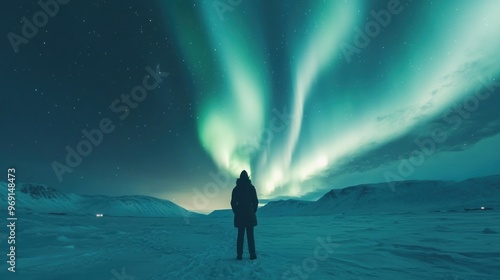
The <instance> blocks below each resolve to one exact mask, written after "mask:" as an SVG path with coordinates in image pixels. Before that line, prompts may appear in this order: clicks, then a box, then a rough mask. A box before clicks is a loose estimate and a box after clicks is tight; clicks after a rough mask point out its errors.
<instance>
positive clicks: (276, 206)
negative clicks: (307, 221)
mask: <svg viewBox="0 0 500 280" xmlns="http://www.w3.org/2000/svg"><path fill="white" fill-rule="evenodd" d="M313 203H314V202H312V201H305V200H295V199H287V200H278V201H271V202H269V203H267V204H266V205H265V206H263V207H261V208H260V209H259V215H264V216H297V215H307V209H308V207H310V206H311V204H313Z"/></svg>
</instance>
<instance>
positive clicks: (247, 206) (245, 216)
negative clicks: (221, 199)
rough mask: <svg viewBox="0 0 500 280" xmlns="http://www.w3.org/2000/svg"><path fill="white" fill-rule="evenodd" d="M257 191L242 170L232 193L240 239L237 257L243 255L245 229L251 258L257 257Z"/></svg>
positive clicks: (237, 246) (235, 220) (235, 222)
mask: <svg viewBox="0 0 500 280" xmlns="http://www.w3.org/2000/svg"><path fill="white" fill-rule="evenodd" d="M258 203H259V201H258V199H257V192H256V191H255V187H254V186H253V185H252V181H250V178H249V177H248V173H247V172H246V171H245V170H243V171H241V174H240V178H238V179H237V180H236V187H234V189H233V193H232V195H231V208H232V209H233V213H234V227H236V228H238V239H237V241H236V254H237V257H236V259H238V260H241V259H242V255H243V237H244V236H245V230H246V232H247V239H248V251H249V253H250V259H251V260H255V259H257V255H256V254H255V240H254V235H253V227H254V226H256V225H257V215H256V213H257V205H258Z"/></svg>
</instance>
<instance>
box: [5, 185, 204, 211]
mask: <svg viewBox="0 0 500 280" xmlns="http://www.w3.org/2000/svg"><path fill="white" fill-rule="evenodd" d="M0 194H2V195H1V198H0V201H2V203H4V202H5V203H6V199H7V184H6V183H5V182H0ZM16 209H17V210H21V211H33V212H41V213H58V214H79V215H86V214H89V215H96V214H98V213H99V214H104V215H109V216H136V217H192V216H195V215H198V214H195V213H192V212H190V211H188V210H186V209H184V208H182V207H180V206H179V205H177V204H175V203H173V202H171V201H168V200H163V199H159V198H154V197H149V196H119V197H110V196H104V195H96V196H89V195H77V194H72V193H65V192H62V191H59V190H56V189H54V188H51V187H48V186H45V185H40V184H32V183H30V184H18V185H17V188H16Z"/></svg>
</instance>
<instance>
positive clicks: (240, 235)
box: [236, 227, 245, 260]
mask: <svg viewBox="0 0 500 280" xmlns="http://www.w3.org/2000/svg"><path fill="white" fill-rule="evenodd" d="M244 235H245V228H244V227H239V228H238V239H237V240H236V254H237V258H238V259H239V260H241V257H242V255H243V236H244Z"/></svg>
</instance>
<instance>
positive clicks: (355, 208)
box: [259, 175, 500, 216]
mask: <svg viewBox="0 0 500 280" xmlns="http://www.w3.org/2000/svg"><path fill="white" fill-rule="evenodd" d="M393 184H394V185H393V186H394V191H392V190H391V188H390V187H389V185H388V184H386V183H378V184H365V185H358V186H352V187H347V188H344V189H333V190H331V191H329V192H327V193H326V194H325V195H323V196H322V197H321V198H320V199H318V200H317V201H314V202H304V201H297V200H286V201H276V202H270V203H268V204H267V205H265V206H264V207H262V208H261V209H260V210H259V213H260V214H261V215H267V216H296V215H328V214H339V213H375V212H379V213H380V212H409V211H464V208H479V207H481V206H484V207H491V208H496V209H499V208H500V175H496V176H488V177H481V178H473V179H468V180H465V181H460V182H453V181H430V180H429V181H426V180H423V181H400V182H394V183H393Z"/></svg>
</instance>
